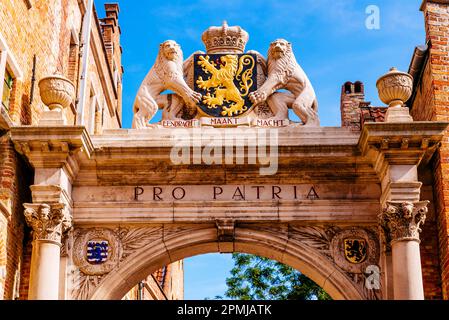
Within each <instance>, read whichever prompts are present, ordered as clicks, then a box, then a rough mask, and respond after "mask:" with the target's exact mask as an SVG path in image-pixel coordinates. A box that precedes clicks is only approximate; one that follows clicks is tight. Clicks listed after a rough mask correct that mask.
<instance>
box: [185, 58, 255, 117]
mask: <svg viewBox="0 0 449 320" xmlns="http://www.w3.org/2000/svg"><path fill="white" fill-rule="evenodd" d="M194 64H195V67H194V79H195V81H194V86H195V87H194V90H195V91H196V92H199V93H201V94H202V95H203V99H202V100H201V102H200V103H199V104H198V107H199V112H200V113H201V114H203V115H205V116H208V117H216V118H229V117H239V116H242V115H245V114H248V113H249V111H251V109H252V103H251V101H250V99H249V94H250V93H251V92H254V91H256V90H257V57H256V55H254V54H209V55H207V54H196V55H195V57H194Z"/></svg>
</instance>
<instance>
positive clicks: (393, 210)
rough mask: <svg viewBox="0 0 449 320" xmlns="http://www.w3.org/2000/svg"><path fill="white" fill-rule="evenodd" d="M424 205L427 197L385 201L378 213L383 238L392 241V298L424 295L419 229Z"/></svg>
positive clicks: (423, 216) (423, 217)
mask: <svg viewBox="0 0 449 320" xmlns="http://www.w3.org/2000/svg"><path fill="white" fill-rule="evenodd" d="M427 205H428V201H421V202H415V203H413V202H408V201H405V202H394V201H387V202H386V206H385V208H384V210H383V212H382V213H381V214H380V215H379V218H380V224H381V226H382V228H383V230H384V233H385V238H386V240H387V242H388V243H389V244H391V250H392V262H393V288H394V299H395V300H423V299H424V290H423V282H422V271H421V255H420V251H419V243H420V240H419V233H420V232H421V229H420V226H421V225H422V224H424V222H425V220H426V214H427Z"/></svg>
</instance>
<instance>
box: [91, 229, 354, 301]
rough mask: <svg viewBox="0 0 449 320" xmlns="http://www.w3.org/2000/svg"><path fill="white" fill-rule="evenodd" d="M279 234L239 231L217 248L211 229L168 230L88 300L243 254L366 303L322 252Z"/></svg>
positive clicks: (333, 294)
mask: <svg viewBox="0 0 449 320" xmlns="http://www.w3.org/2000/svg"><path fill="white" fill-rule="evenodd" d="M277 231H278V230H277V229H272V230H270V228H269V227H266V228H262V227H261V228H257V229H252V228H244V227H238V228H236V229H235V240H234V242H233V243H219V242H218V241H217V229H216V228H215V227H214V226H213V225H211V226H208V227H192V228H191V229H189V228H184V229H181V230H174V231H170V233H167V234H166V235H165V236H164V237H163V238H161V239H157V240H154V241H152V242H150V243H148V244H146V245H144V246H142V247H141V248H140V249H139V250H137V251H136V252H135V253H133V254H132V255H130V256H129V257H127V259H126V260H124V261H123V262H121V263H120V267H119V268H117V269H115V270H113V271H112V272H111V273H109V274H108V275H107V276H105V278H104V280H103V281H102V282H101V283H100V284H99V285H98V287H97V288H96V289H95V291H93V292H92V294H91V295H90V298H91V299H94V300H97V299H98V300H119V299H121V298H122V297H123V296H124V295H125V294H126V293H127V292H128V291H129V290H131V289H132V288H133V287H135V286H136V285H137V284H138V283H139V282H140V281H141V280H142V279H144V278H145V277H146V276H147V275H149V274H152V273H153V272H155V271H156V270H158V269H160V268H161V267H163V266H165V265H168V264H170V263H173V262H175V261H178V260H182V259H184V258H188V257H192V256H196V255H200V254H207V253H213V252H240V253H248V254H254V255H258V256H261V257H265V258H269V259H272V260H276V261H279V262H281V263H284V264H286V265H288V266H290V267H292V268H294V269H296V270H298V271H300V272H301V273H303V274H304V275H305V276H307V277H308V278H310V279H311V280H313V281H314V282H315V283H316V284H317V285H319V286H320V287H321V288H323V290H325V291H326V292H327V293H328V294H329V295H330V296H331V297H332V298H333V299H335V300H342V299H348V300H359V299H363V296H362V294H361V293H360V292H359V290H358V289H357V288H356V286H355V285H354V283H353V282H351V281H350V279H349V278H348V277H347V276H345V274H344V273H343V272H342V271H341V270H339V269H338V268H336V267H335V265H334V264H333V263H331V261H329V260H328V259H327V258H326V257H324V256H323V255H322V254H321V253H320V252H319V251H318V250H316V249H315V248H313V247H312V246H308V245H307V244H305V243H302V242H301V241H296V240H295V239H294V238H290V237H288V236H286V235H285V234H282V233H279V232H277Z"/></svg>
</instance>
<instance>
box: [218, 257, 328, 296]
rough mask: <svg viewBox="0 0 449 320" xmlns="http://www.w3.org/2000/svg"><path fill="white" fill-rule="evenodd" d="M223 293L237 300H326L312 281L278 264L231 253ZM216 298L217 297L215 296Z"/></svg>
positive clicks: (321, 290) (265, 259) (324, 294)
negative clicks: (232, 264)
mask: <svg viewBox="0 0 449 320" xmlns="http://www.w3.org/2000/svg"><path fill="white" fill-rule="evenodd" d="M232 258H233V259H234V268H233V269H232V270H231V276H230V277H229V278H227V279H226V284H227V286H228V289H227V291H226V293H225V296H226V297H227V298H230V299H238V300H315V299H318V300H330V299H331V298H330V297H329V295H328V294H327V293H326V292H325V291H324V290H323V289H321V288H320V287H319V286H317V285H316V284H315V282H313V281H312V280H310V279H309V278H307V277H306V276H304V275H303V274H301V273H300V272H298V271H296V270H295V269H293V268H290V267H288V266H286V265H284V264H282V263H279V262H276V261H273V260H270V259H267V258H261V257H258V256H254V255H249V254H242V253H234V254H233V255H232ZM217 298H220V297H217Z"/></svg>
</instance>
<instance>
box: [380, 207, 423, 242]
mask: <svg viewBox="0 0 449 320" xmlns="http://www.w3.org/2000/svg"><path fill="white" fill-rule="evenodd" d="M428 204H429V201H421V202H415V203H412V202H393V201H391V202H390V201H388V202H387V205H386V206H385V208H384V209H383V211H382V213H381V214H380V215H379V219H380V225H381V226H382V228H383V230H384V232H385V236H386V239H387V241H388V242H395V241H404V240H414V241H418V242H419V241H420V240H419V233H420V232H421V228H420V227H421V225H423V224H424V222H425V221H426V214H427V211H428V210H427V205H428Z"/></svg>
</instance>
